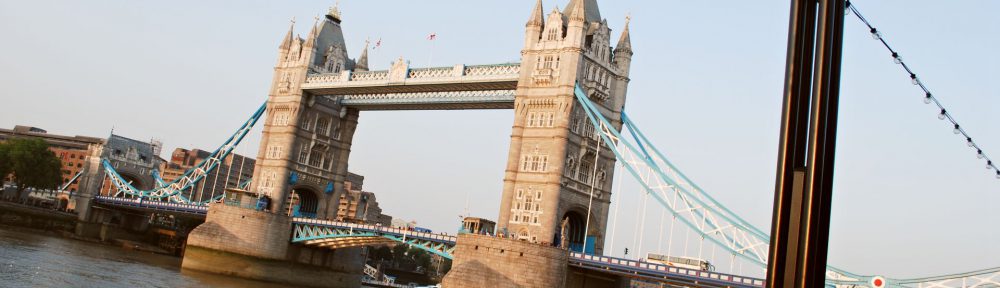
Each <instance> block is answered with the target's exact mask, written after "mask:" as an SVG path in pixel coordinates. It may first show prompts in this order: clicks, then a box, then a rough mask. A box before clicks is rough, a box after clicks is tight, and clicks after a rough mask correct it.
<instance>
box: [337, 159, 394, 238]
mask: <svg viewBox="0 0 1000 288" xmlns="http://www.w3.org/2000/svg"><path fill="white" fill-rule="evenodd" d="M364 180H365V177H364V176H361V175H358V174H354V173H350V172H348V174H347V181H344V190H347V191H346V193H344V194H341V195H340V202H339V206H337V219H338V220H342V221H360V222H365V223H378V224H381V225H382V226H390V225H391V224H392V216H389V215H385V214H382V208H380V207H379V205H378V201H377V200H376V198H375V193H372V192H368V191H362V190H361V187H363V186H362V185H364Z"/></svg>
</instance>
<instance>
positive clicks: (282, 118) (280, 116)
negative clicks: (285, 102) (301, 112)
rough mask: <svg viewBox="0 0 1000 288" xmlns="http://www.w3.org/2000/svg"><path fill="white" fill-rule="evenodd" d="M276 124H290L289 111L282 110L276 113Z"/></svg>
mask: <svg viewBox="0 0 1000 288" xmlns="http://www.w3.org/2000/svg"><path fill="white" fill-rule="evenodd" d="M274 125H275V126H285V125H288V111H280V112H278V113H276V114H275V115H274Z"/></svg>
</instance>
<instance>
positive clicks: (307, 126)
mask: <svg viewBox="0 0 1000 288" xmlns="http://www.w3.org/2000/svg"><path fill="white" fill-rule="evenodd" d="M313 121H314V120H313V117H312V114H308V113H307V114H306V116H305V117H302V129H303V130H306V131H310V130H311V129H312V124H313Z"/></svg>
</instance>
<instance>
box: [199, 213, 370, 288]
mask: <svg viewBox="0 0 1000 288" xmlns="http://www.w3.org/2000/svg"><path fill="white" fill-rule="evenodd" d="M291 229H292V220H291V218H290V217H288V216H285V215H280V214H273V213H268V212H264V211H257V210H253V209H245V208H240V207H236V206H226V205H213V206H211V207H209V210H208V216H207V218H206V220H205V223H203V224H201V225H200V226H198V227H196V228H195V229H194V230H192V231H191V233H190V234H189V235H188V241H187V246H186V247H185V251H184V260H183V262H182V264H181V267H182V268H183V269H188V270H194V271H199V272H206V273H213V274H221V275H228V276H236V277H241V278H247V279H253V280H260V281H267V282H273V283H281V284H290V285H295V286H301V287H360V286H361V275H362V273H363V269H364V253H363V248H348V249H336V250H331V249H317V248H310V247H305V246H300V245H291V244H290V235H289V234H290V231H291Z"/></svg>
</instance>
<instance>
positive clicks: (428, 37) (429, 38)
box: [427, 33, 438, 41]
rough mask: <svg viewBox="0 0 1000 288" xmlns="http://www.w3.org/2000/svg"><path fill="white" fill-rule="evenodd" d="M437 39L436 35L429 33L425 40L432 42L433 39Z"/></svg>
mask: <svg viewBox="0 0 1000 288" xmlns="http://www.w3.org/2000/svg"><path fill="white" fill-rule="evenodd" d="M437 37H438V34H437V33H431V35H430V36H427V40H431V41H434V39H437Z"/></svg>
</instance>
